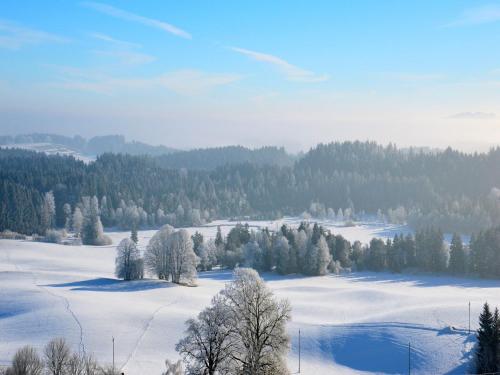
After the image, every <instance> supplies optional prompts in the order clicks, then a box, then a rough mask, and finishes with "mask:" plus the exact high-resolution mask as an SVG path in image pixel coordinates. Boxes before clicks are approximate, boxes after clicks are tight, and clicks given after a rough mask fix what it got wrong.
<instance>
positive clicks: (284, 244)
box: [274, 236, 290, 275]
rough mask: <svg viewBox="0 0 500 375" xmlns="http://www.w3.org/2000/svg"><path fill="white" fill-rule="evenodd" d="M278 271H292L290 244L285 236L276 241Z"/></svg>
mask: <svg viewBox="0 0 500 375" xmlns="http://www.w3.org/2000/svg"><path fill="white" fill-rule="evenodd" d="M274 253H275V254H276V271H277V272H278V273H280V274H282V275H286V274H288V273H289V272H290V246H289V245H288V240H287V239H286V237H285V236H279V237H278V238H277V239H276V240H275V243H274Z"/></svg>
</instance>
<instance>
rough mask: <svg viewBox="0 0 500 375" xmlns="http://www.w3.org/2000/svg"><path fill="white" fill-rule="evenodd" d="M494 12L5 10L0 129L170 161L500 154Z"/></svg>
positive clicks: (395, 8)
mask: <svg viewBox="0 0 500 375" xmlns="http://www.w3.org/2000/svg"><path fill="white" fill-rule="evenodd" d="M499 21H500V3H499V2H498V1H477V2H474V3H472V2H468V1H452V0H446V1H442V2H439V3H436V2H430V1H423V2H418V3H406V2H405V3H394V2H390V1H381V2H376V3H366V2H361V1H358V2H354V3H349V4H347V3H346V4H339V3H331V2H326V1H316V2H313V3H307V4H305V3H288V2H284V1H279V2H273V3H272V4H269V3H267V2H257V3H252V4H227V3H225V2H211V3H210V4H208V3H206V4H204V3H202V4H200V3H194V2H189V1H186V2H182V3H173V2H162V3H154V4H153V3H144V2H140V3H139V2H130V1H125V0H113V1H111V0H110V1H103V2H90V1H67V2H59V3H57V4H55V3H54V5H53V6H47V3H46V2H39V1H34V0H28V1H26V2H25V6H23V7H20V6H19V3H18V2H17V1H14V0H6V1H4V2H3V3H2V8H1V10H0V56H1V59H0V132H1V133H2V134H21V133H32V132H45V133H57V134H63V135H74V134H80V135H82V136H84V137H91V136H94V135H104V134H123V135H125V136H126V137H127V139H133V140H138V141H142V142H146V143H150V144H163V145H167V146H170V147H175V148H179V149H191V148H199V147H214V146H221V145H232V144H240V145H243V146H247V147H260V146H263V145H278V146H284V147H285V148H286V149H287V150H289V151H291V152H297V151H299V150H302V151H306V150H307V149H309V148H310V147H311V146H313V145H315V144H317V143H320V142H330V141H337V140H340V141H343V140H373V141H376V142H379V143H382V144H387V143H389V142H392V143H395V144H397V145H398V146H400V147H408V146H421V147H431V148H444V147H447V146H451V147H453V148H457V149H461V150H464V151H474V150H478V151H484V150H487V149H488V148H490V147H491V146H494V145H497V144H499V143H500V127H499V125H500V124H499V122H500V121H499V117H498V116H499V114H500V104H499V103H500V92H499V90H498V87H499V86H500V62H498V61H500V51H498V49H497V48H494V47H493V46H494V45H496V40H497V37H496V35H497V34H498V31H500V22H499Z"/></svg>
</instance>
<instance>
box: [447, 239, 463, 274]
mask: <svg viewBox="0 0 500 375" xmlns="http://www.w3.org/2000/svg"><path fill="white" fill-rule="evenodd" d="M465 261H466V258H465V249H464V245H463V243H462V239H461V238H460V236H459V235H458V234H457V233H454V234H453V237H452V239H451V244H450V263H449V266H448V268H449V270H450V272H451V273H453V274H456V275H463V274H464V273H465Z"/></svg>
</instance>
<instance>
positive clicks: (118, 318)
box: [0, 219, 500, 375]
mask: <svg viewBox="0 0 500 375" xmlns="http://www.w3.org/2000/svg"><path fill="white" fill-rule="evenodd" d="M285 220H286V219H285ZM290 220H291V219H290ZM272 223H273V224H276V225H279V223H281V221H280V222H272ZM213 224H214V225H211V226H205V227H202V228H189V231H190V232H191V233H194V231H196V230H202V231H203V234H204V235H205V236H206V237H212V236H213V235H215V231H216V228H217V225H218V224H220V225H222V224H225V226H223V232H224V231H228V230H229V228H230V225H234V223H233V224H231V223H229V222H218V223H213ZM251 225H262V223H261V222H260V224H259V223H258V222H254V223H251ZM265 225H267V224H264V226H265ZM362 228H363V227H362V226H357V227H350V228H340V227H337V228H336V230H335V233H339V232H340V231H344V232H340V233H341V234H343V235H345V236H346V237H347V238H348V239H350V240H354V239H359V238H360V237H349V236H351V235H352V236H355V235H356V236H365V237H363V238H366V239H369V238H371V237H372V236H373V234H377V233H378V234H379V235H384V233H387V232H391V235H390V236H391V237H392V235H393V234H394V233H393V232H394V231H396V230H397V228H395V227H388V228H387V227H385V228H383V227H382V226H381V227H380V228H376V227H366V228H365V231H367V232H368V233H365V234H363V232H362ZM153 233H154V231H141V232H139V240H140V242H139V245H140V247H141V248H144V246H145V245H146V244H147V241H148V239H149V238H150V237H151V236H152V234H153ZM108 234H110V236H111V237H112V239H113V242H114V244H113V245H112V246H103V247H90V246H64V245H56V244H47V243H37V242H29V241H15V240H0V285H1V288H0V365H7V364H8V362H9V360H10V358H11V357H12V355H13V353H14V352H15V350H16V349H17V348H18V347H20V346H22V345H25V344H32V345H34V346H35V347H37V348H38V349H42V347H43V345H44V344H45V343H46V342H47V341H48V340H50V339H51V338H53V337H56V336H64V337H66V339H67V340H68V342H69V343H70V344H71V345H72V347H73V349H74V350H80V351H85V352H87V353H90V352H92V353H94V354H95V356H96V357H97V358H98V359H99V360H100V362H101V363H111V361H112V337H114V338H115V359H116V366H117V367H119V368H120V369H122V370H123V371H124V372H125V373H126V374H132V375H134V374H137V375H139V374H160V373H161V371H162V370H163V367H164V360H165V359H166V358H169V359H172V360H175V359H177V358H178V355H177V353H176V352H175V344H176V342H177V341H178V340H179V339H180V338H181V337H182V335H183V331H184V328H185V327H184V322H185V321H186V319H188V318H190V317H193V316H195V315H196V314H197V313H198V312H199V311H200V310H202V309H203V308H204V307H205V306H207V305H208V304H209V302H210V299H211V298H212V296H213V295H214V294H216V293H217V292H218V291H219V290H220V289H221V288H222V287H223V286H224V284H225V283H226V282H228V281H229V280H231V273H230V272H228V271H213V272H205V273H201V274H200V275H199V278H198V282H197V283H198V286H197V287H182V286H176V285H172V284H170V283H168V282H163V281H159V280H153V279H147V280H141V281H133V282H124V281H119V280H116V279H115V278H114V275H113V272H114V259H115V246H116V244H117V243H118V242H119V240H121V239H122V238H124V237H126V236H128V235H129V233H128V232H111V233H108ZM363 242H364V240H363ZM264 278H265V279H266V282H267V283H268V285H269V286H270V287H271V288H272V289H273V290H274V291H275V293H276V295H277V296H279V297H281V298H288V299H289V300H290V302H291V305H292V315H293V318H292V322H290V324H289V325H288V328H289V333H290V335H291V339H292V347H291V352H290V355H289V358H288V364H289V368H290V370H291V371H292V372H295V373H296V372H297V369H298V331H299V329H300V331H301V338H302V340H301V374H315V375H317V374H326V373H336V374H344V373H345V374H352V373H388V374H396V373H406V372H407V371H408V343H409V342H410V343H411V358H410V359H411V369H412V373H414V374H430V373H433V374H435V373H464V372H466V371H467V367H466V366H467V365H466V363H467V361H468V359H469V357H470V353H471V348H472V346H473V344H474V336H473V334H471V335H469V334H468V332H467V326H468V302H469V301H471V308H472V315H471V316H472V319H471V322H472V328H473V329H474V328H475V327H476V326H477V316H478V314H479V312H480V310H481V307H482V304H483V303H484V302H485V301H488V302H490V303H491V304H492V305H500V282H498V281H492V280H476V279H465V278H452V277H438V276H425V275H394V274H390V273H367V272H363V273H353V274H345V275H339V276H334V275H328V276H323V277H301V276H290V277H281V276H277V275H272V274H268V275H264Z"/></svg>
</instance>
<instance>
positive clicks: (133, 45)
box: [88, 32, 142, 48]
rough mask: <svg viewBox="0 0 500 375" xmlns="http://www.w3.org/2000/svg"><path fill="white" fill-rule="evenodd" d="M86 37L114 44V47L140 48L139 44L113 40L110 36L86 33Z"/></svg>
mask: <svg viewBox="0 0 500 375" xmlns="http://www.w3.org/2000/svg"><path fill="white" fill-rule="evenodd" d="M88 35H89V36H90V37H92V38H94V39H97V40H101V41H104V42H108V43H111V44H114V45H116V46H122V47H129V48H140V47H142V45H140V44H139V43H132V42H126V41H124V40H120V39H116V38H113V37H112V36H109V35H107V34H102V33H96V32H92V33H88Z"/></svg>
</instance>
